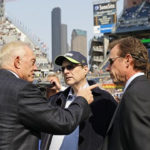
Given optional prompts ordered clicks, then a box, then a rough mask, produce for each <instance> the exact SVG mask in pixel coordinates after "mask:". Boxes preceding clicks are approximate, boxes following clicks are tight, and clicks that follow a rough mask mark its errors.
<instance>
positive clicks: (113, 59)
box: [108, 56, 120, 65]
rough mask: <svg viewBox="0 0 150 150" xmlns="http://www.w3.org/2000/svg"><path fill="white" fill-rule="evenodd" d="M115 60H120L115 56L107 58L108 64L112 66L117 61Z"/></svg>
mask: <svg viewBox="0 0 150 150" xmlns="http://www.w3.org/2000/svg"><path fill="white" fill-rule="evenodd" d="M117 58H120V56H117V57H115V58H109V60H108V61H109V64H110V65H112V64H113V63H114V62H115V61H116V60H117Z"/></svg>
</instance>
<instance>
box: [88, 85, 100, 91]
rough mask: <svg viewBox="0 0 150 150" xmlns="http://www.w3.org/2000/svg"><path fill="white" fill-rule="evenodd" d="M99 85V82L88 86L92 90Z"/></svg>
mask: <svg viewBox="0 0 150 150" xmlns="http://www.w3.org/2000/svg"><path fill="white" fill-rule="evenodd" d="M98 86H99V84H94V85H91V86H89V87H88V88H89V89H90V90H92V89H94V88H96V87H98Z"/></svg>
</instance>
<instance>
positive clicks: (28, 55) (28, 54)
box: [24, 46, 35, 59]
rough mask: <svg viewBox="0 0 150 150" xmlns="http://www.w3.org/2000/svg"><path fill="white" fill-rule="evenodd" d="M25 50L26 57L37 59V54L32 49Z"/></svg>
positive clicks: (26, 47) (26, 48)
mask: <svg viewBox="0 0 150 150" xmlns="http://www.w3.org/2000/svg"><path fill="white" fill-rule="evenodd" d="M24 49H25V55H26V56H27V57H30V58H34V59H35V54H34V52H33V50H32V49H31V48H30V47H28V46H25V47H24Z"/></svg>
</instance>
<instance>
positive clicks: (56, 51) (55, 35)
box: [51, 7, 61, 70]
mask: <svg viewBox="0 0 150 150" xmlns="http://www.w3.org/2000/svg"><path fill="white" fill-rule="evenodd" d="M51 15H52V63H53V64H54V62H55V58H56V57H57V56H58V55H61V9H60V8H59V7H56V8H54V9H53V10H52V13H51ZM57 69H58V66H57V65H55V64H54V70H57Z"/></svg>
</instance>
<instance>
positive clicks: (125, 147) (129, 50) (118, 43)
mask: <svg viewBox="0 0 150 150" xmlns="http://www.w3.org/2000/svg"><path fill="white" fill-rule="evenodd" d="M109 49H110V56H109V62H110V64H109V66H108V68H107V70H108V71H109V72H110V75H111V77H112V80H113V82H114V83H116V84H117V83H119V84H120V83H123V84H124V85H125V87H124V93H123V96H122V99H121V101H120V103H119V105H118V107H117V109H116V111H115V113H114V115H113V118H112V120H111V123H110V125H109V128H108V130H107V134H106V137H105V139H104V144H103V146H102V148H100V149H99V150H149V149H150V142H149V141H150V81H149V80H148V79H147V77H146V73H147V68H148V51H147V49H146V47H145V46H144V45H143V44H142V43H141V41H140V40H139V39H137V38H134V37H126V38H122V39H119V40H115V41H113V42H112V43H110V45H109Z"/></svg>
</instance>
